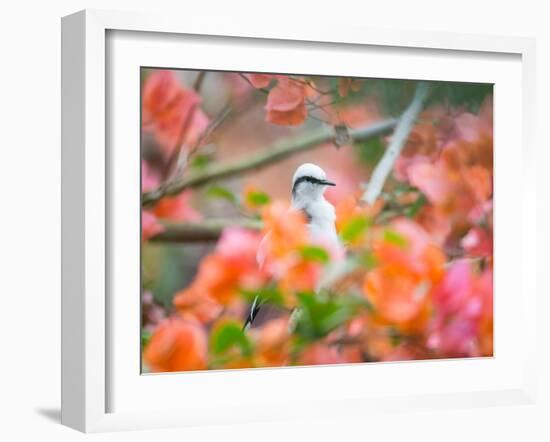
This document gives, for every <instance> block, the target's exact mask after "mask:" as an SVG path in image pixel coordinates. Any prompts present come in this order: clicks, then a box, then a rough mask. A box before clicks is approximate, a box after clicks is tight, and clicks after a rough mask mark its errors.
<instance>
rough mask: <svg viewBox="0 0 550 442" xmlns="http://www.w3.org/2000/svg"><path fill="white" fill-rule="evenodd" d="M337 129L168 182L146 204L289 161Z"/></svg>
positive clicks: (384, 128) (360, 137)
mask: <svg viewBox="0 0 550 442" xmlns="http://www.w3.org/2000/svg"><path fill="white" fill-rule="evenodd" d="M396 124H397V120H396V119H393V118H392V119H388V120H384V121H381V122H379V123H375V124H372V125H369V126H365V127H361V128H358V129H351V130H350V131H349V134H350V136H351V138H352V139H353V140H355V141H364V140H367V139H369V138H374V137H378V136H380V135H384V134H386V133H388V132H390V131H391V130H392V129H393V128H394V127H395V125H396ZM334 137H335V133H334V128H332V127H321V128H318V129H316V130H313V131H311V132H309V133H307V134H305V135H302V136H301V137H299V138H292V139H286V140H282V141H279V142H278V143H275V144H274V145H273V146H272V147H268V148H266V149H264V150H262V151H261V152H259V153H256V154H255V155H253V156H250V157H248V158H246V159H244V160H240V161H236V162H233V163H230V164H214V165H212V166H210V167H208V168H207V169H206V170H204V171H201V172H194V173H193V172H192V173H189V174H188V175H187V176H185V177H181V178H177V179H175V180H173V181H170V182H167V183H166V184H165V185H163V186H161V187H159V188H158V189H156V190H153V191H151V192H146V193H144V194H143V195H142V199H141V201H142V205H143V206H148V205H151V204H154V203H156V202H157V201H158V200H159V199H161V198H162V197H164V196H169V195H175V194H177V193H179V192H181V191H182V190H185V189H188V188H194V187H199V186H202V185H204V184H206V183H209V182H210V181H214V180H219V179H222V178H229V177H232V176H235V175H239V174H241V173H245V172H250V171H252V170H257V169H260V168H263V167H266V166H268V165H269V164H272V163H274V162H276V161H279V160H282V159H284V158H287V157H289V156H291V155H294V154H296V153H298V152H304V151H306V150H309V149H312V148H314V147H317V146H319V145H320V144H323V143H326V142H328V141H331V140H333V139H334Z"/></svg>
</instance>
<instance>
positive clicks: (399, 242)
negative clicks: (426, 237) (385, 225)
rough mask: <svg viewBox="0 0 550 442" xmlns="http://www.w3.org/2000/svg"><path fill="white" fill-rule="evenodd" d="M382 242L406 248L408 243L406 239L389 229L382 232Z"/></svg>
mask: <svg viewBox="0 0 550 442" xmlns="http://www.w3.org/2000/svg"><path fill="white" fill-rule="evenodd" d="M384 241H386V242H389V243H391V244H395V245H396V246H399V247H406V246H407V244H408V243H409V241H408V240H407V238H405V237H404V236H403V235H401V234H400V233H397V232H396V231H394V230H391V229H386V230H384Z"/></svg>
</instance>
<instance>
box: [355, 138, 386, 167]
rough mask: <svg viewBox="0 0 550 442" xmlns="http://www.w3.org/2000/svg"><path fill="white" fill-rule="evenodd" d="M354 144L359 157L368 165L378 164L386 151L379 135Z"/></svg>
mask: <svg viewBox="0 0 550 442" xmlns="http://www.w3.org/2000/svg"><path fill="white" fill-rule="evenodd" d="M356 146H357V153H358V155H359V158H360V159H361V161H363V162H365V163H367V164H368V165H369V166H374V165H376V164H378V162H379V161H380V159H381V158H382V156H383V155H384V152H385V151H386V146H385V144H384V142H383V141H382V139H381V138H380V137H378V138H372V139H370V140H367V141H363V142H361V143H357V145H356Z"/></svg>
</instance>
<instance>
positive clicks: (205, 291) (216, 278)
mask: <svg viewBox="0 0 550 442" xmlns="http://www.w3.org/2000/svg"><path fill="white" fill-rule="evenodd" d="M258 244H259V235H258V233H256V232H252V231H248V230H244V229H239V228H228V229H225V230H224V233H223V234H222V237H221V238H220V240H219V242H218V245H217V247H216V250H215V251H214V253H212V254H210V255H208V256H206V257H205V258H204V259H203V260H202V261H201V263H200V265H199V269H198V272H197V275H196V277H195V279H194V281H193V283H192V284H191V286H190V287H188V288H187V289H186V290H183V291H181V292H179V293H178V295H177V297H176V299H175V300H174V302H175V303H177V304H176V307H178V309H179V310H180V311H182V312H184V313H185V312H186V313H193V314H195V315H198V318H199V319H200V320H201V321H207V320H209V319H212V317H213V316H214V317H215V316H216V315H217V313H216V312H217V311H218V312H219V309H217V308H216V304H221V305H223V306H228V305H230V304H231V303H232V302H233V301H235V300H236V299H237V298H236V297H237V295H238V294H239V290H240V289H255V288H258V287H260V286H261V285H262V284H263V283H264V281H265V275H264V272H262V271H261V269H260V268H259V267H258V264H257V262H256V251H257V249H258Z"/></svg>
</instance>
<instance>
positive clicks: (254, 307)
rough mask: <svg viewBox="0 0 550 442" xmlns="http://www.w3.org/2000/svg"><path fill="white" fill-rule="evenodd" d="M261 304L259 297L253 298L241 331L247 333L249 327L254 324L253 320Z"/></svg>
mask: <svg viewBox="0 0 550 442" xmlns="http://www.w3.org/2000/svg"><path fill="white" fill-rule="evenodd" d="M262 304H263V303H262V301H261V299H260V296H259V295H257V296H256V297H255V298H254V301H252V305H251V306H250V311H249V312H248V316H247V317H246V319H245V321H244V324H243V331H247V330H248V329H249V328H250V326H251V325H252V323H253V322H254V319H256V316H257V315H258V312H259V311H260V308H261V306H262Z"/></svg>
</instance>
